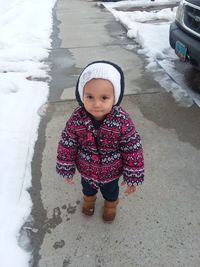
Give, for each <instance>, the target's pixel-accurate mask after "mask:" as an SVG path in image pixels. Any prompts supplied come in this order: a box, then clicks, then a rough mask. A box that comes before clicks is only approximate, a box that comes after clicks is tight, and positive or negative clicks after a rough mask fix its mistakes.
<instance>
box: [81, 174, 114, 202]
mask: <svg viewBox="0 0 200 267" xmlns="http://www.w3.org/2000/svg"><path fill="white" fill-rule="evenodd" d="M118 182H119V179H116V180H114V181H112V182H110V183H107V184H104V185H102V186H100V188H99V189H100V191H101V194H102V196H103V198H104V199H105V200H107V201H116V200H117V199H118V196H119V184H118ZM81 184H82V187H83V194H84V195H85V196H88V197H89V196H94V195H96V194H97V192H98V190H96V189H95V188H93V187H91V185H90V184H89V183H88V182H87V181H86V180H85V179H83V177H81Z"/></svg>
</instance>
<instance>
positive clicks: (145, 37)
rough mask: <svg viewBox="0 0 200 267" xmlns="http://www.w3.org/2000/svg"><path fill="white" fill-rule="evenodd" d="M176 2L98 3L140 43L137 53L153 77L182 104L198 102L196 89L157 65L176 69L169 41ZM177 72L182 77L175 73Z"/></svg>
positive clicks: (135, 1)
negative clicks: (173, 77)
mask: <svg viewBox="0 0 200 267" xmlns="http://www.w3.org/2000/svg"><path fill="white" fill-rule="evenodd" d="M179 2H180V0H177V1H176V0H155V1H153V2H152V1H150V0H132V1H120V2H108V3H103V2H101V3H99V4H98V5H103V6H105V7H106V8H107V9H108V10H109V11H110V12H111V13H112V14H113V16H114V17H115V18H116V20H117V21H119V22H120V23H121V24H123V26H124V27H125V28H126V29H127V37H128V38H133V39H134V41H135V42H137V43H138V44H139V45H140V48H139V49H138V53H139V54H144V55H145V56H146V58H147V61H148V64H147V66H146V69H147V70H148V71H151V72H153V73H154V77H155V80H157V81H158V82H159V83H160V84H161V86H163V87H164V88H165V89H166V90H167V91H168V92H169V91H170V92H171V93H172V95H173V96H174V98H175V99H176V101H177V102H179V103H180V104H182V105H184V106H191V105H192V104H193V102H196V104H197V105H199V106H200V96H199V95H198V94H197V93H195V92H193V91H192V90H190V88H188V87H184V88H183V86H181V85H182V80H181V82H180V84H177V83H174V82H173V81H172V80H171V79H170V78H169V77H168V76H167V74H166V73H164V72H163V71H162V69H161V68H160V66H162V67H164V69H167V70H168V71H169V72H170V73H175V72H176V67H175V64H174V62H175V60H177V56H176V55H175V53H174V50H173V49H172V48H171V47H170V44H169V26H170V23H171V22H172V21H174V19H175V16H176V10H177V6H178V4H179ZM169 5H171V6H170V7H169ZM128 49H130V48H128ZM133 49H134V46H133ZM169 66H170V67H169ZM178 76H179V79H180V78H181V79H183V78H182V77H181V75H179V73H177V77H178Z"/></svg>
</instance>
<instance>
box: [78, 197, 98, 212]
mask: <svg viewBox="0 0 200 267" xmlns="http://www.w3.org/2000/svg"><path fill="white" fill-rule="evenodd" d="M96 199H97V197H96V195H94V196H90V197H88V196H83V207H82V213H84V214H85V215H87V216H92V215H93V214H94V209H95V201H96Z"/></svg>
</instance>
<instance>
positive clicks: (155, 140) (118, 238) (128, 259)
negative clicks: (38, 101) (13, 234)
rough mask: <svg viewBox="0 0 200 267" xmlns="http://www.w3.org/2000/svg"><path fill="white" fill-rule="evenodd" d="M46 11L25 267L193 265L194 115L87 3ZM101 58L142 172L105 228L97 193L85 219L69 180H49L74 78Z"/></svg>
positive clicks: (196, 240)
mask: <svg viewBox="0 0 200 267" xmlns="http://www.w3.org/2000/svg"><path fill="white" fill-rule="evenodd" d="M54 11H55V14H54V22H55V28H54V33H53V40H54V43H53V49H52V53H51V56H50V57H49V61H50V64H51V66H52V73H51V75H52V82H51V85H50V86H51V92H50V97H49V103H48V106H47V109H46V113H45V115H44V116H43V119H42V122H41V125H40V129H39V138H38V141H37V144H36V148H35V155H34V159H33V163H32V176H33V181H32V185H33V186H32V188H31V190H30V194H31V197H32V201H33V210H32V217H30V220H29V221H28V222H27V223H26V224H25V226H24V232H26V233H27V235H28V237H29V238H30V244H28V245H27V246H26V248H27V249H29V250H30V251H32V254H33V260H32V262H31V263H30V266H33V267H51V266H52V267H55V266H56V267H66V266H73V267H94V266H95V267H111V266H116V267H121V266H126V267H129V266H130V267H131V266H134V267H137V266H138V267H146V266H148V267H154V266H158V267H161V266H165V267H179V266H180V267H182V266H191V267H199V266H200V252H199V247H200V236H199V231H200V211H199V204H200V194H199V192H200V165H199V158H200V139H199V132H200V116H199V108H198V107H197V106H196V105H193V106H191V107H190V108H186V107H181V106H179V105H178V104H177V103H176V102H175V101H174V99H173V97H172V96H171V95H170V94H169V93H167V92H166V91H165V90H164V89H163V88H161V87H160V86H159V84H158V83H157V82H155V81H154V80H153V77H151V74H150V73H147V72H145V70H144V67H145V60H144V58H142V57H139V56H138V55H136V54H135V53H134V52H133V51H130V50H128V49H126V47H128V46H129V45H130V40H128V39H126V38H125V30H124V29H123V27H122V26H121V25H120V24H118V23H117V22H116V21H114V18H113V17H112V15H111V14H110V13H109V12H106V10H104V9H100V8H98V7H97V6H96V4H95V2H92V1H83V0H73V1H70V2H68V1H67V2H66V1H64V0H60V1H58V3H57V6H56V7H55V10H54ZM56 26H57V27H56ZM102 58H104V59H108V60H112V61H115V62H116V63H118V64H119V65H121V66H122V68H123V69H124V72H125V77H126V91H125V94H126V96H125V97H124V99H123V103H122V106H123V107H124V108H125V109H126V110H127V111H128V112H129V113H130V115H131V117H132V118H133V120H134V122H135V124H136V127H137V128H138V130H139V132H140V134H141V137H142V142H143V146H144V151H145V166H146V179H145V183H144V185H143V186H141V187H139V188H138V190H137V192H136V193H135V194H134V195H132V196H130V197H126V196H125V195H124V193H123V190H124V189H123V188H122V189H121V192H120V203H119V206H118V214H117V217H116V220H115V221H114V222H113V223H112V224H105V223H104V222H103V221H102V219H101V213H102V204H103V199H102V197H101V195H100V194H99V195H98V199H97V204H96V211H95V214H94V216H93V217H92V218H86V217H84V216H82V214H81V203H82V193H81V186H80V177H79V175H78V173H76V175H75V177H74V179H75V185H74V186H71V187H70V186H69V185H66V184H64V182H63V180H62V178H60V177H58V175H57V174H56V173H55V158H56V149H57V142H58V140H59V137H60V132H61V130H62V129H63V127H64V125H65V122H66V120H67V118H69V116H70V114H71V112H72V110H73V109H74V108H75V107H76V106H77V103H76V101H74V100H73V99H74V86H75V83H76V80H77V76H78V74H79V73H80V71H81V69H82V68H83V67H84V66H85V65H86V64H87V63H89V62H90V61H92V60H95V59H102Z"/></svg>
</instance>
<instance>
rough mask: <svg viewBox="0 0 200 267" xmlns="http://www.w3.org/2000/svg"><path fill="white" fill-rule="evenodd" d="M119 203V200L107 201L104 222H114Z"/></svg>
mask: <svg viewBox="0 0 200 267" xmlns="http://www.w3.org/2000/svg"><path fill="white" fill-rule="evenodd" d="M118 202H119V201H118V200H116V201H107V200H105V202H104V210H103V220H104V221H106V222H112V221H113V220H114V219H115V215H116V211H117V204H118Z"/></svg>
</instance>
